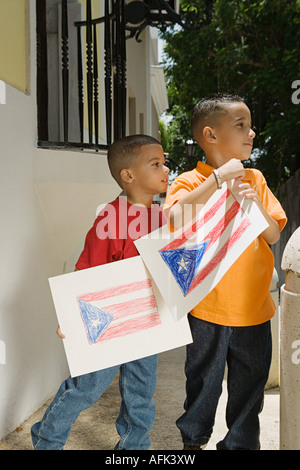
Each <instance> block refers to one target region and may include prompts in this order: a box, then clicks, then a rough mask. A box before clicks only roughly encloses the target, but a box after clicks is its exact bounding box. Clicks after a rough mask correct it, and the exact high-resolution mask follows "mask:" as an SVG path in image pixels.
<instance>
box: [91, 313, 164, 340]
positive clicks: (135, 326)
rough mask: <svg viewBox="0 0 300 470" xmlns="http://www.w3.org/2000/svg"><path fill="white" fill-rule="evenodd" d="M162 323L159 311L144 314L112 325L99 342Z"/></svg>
mask: <svg viewBox="0 0 300 470" xmlns="http://www.w3.org/2000/svg"><path fill="white" fill-rule="evenodd" d="M160 324H161V319H160V316H159V314H158V313H157V312H154V313H152V314H148V315H143V316H141V317H137V318H132V319H129V320H126V321H124V322H120V323H118V324H116V325H112V324H111V325H110V327H109V328H108V329H107V330H106V331H105V332H104V333H103V334H102V335H101V336H100V338H99V339H98V340H97V342H100V341H101V342H102V341H107V340H110V339H113V338H119V337H121V336H125V335H128V334H131V333H137V332H139V331H143V330H147V329H148V328H152V327H153V326H157V325H160Z"/></svg>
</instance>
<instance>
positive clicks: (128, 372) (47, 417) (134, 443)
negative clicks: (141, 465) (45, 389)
mask: <svg viewBox="0 0 300 470" xmlns="http://www.w3.org/2000/svg"><path fill="white" fill-rule="evenodd" d="M119 369H120V378H119V388H120V394H121V398H122V401H121V407H120V412H119V416H118V418H117V420H116V428H117V431H118V433H119V435H120V440H119V442H118V443H117V445H116V447H115V449H116V450H121V449H128V450H132V449H134V450H146V449H148V448H149V447H150V444H151V440H150V437H149V432H150V430H151V428H152V426H153V423H154V419H155V404H154V400H153V394H154V391H155V388H156V372H157V355H154V356H150V357H145V358H143V359H139V360H136V361H132V362H128V363H126V364H122V365H121V366H115V367H110V368H108V369H104V370H100V371H97V372H93V373H90V374H86V375H81V376H79V377H74V378H71V377H69V378H68V379H67V380H65V381H64V382H63V383H62V385H61V386H60V388H59V390H58V392H57V394H56V396H55V397H54V399H53V401H52V403H51V404H50V405H49V407H48V408H47V410H46V412H45V414H44V416H43V418H42V420H41V421H40V422H38V423H35V424H34V425H33V426H32V428H31V436H32V442H33V445H34V448H35V449H37V450H41V449H44V450H62V449H63V447H64V445H65V443H66V441H67V439H68V436H69V434H70V431H71V427H72V424H73V423H74V422H75V421H76V419H77V417H78V415H79V413H80V412H81V411H83V410H85V409H87V408H89V407H91V406H92V405H93V404H94V403H96V401H97V400H98V399H99V398H100V396H101V395H102V394H103V393H104V392H105V391H106V390H107V388H108V387H109V385H110V384H111V382H112V381H113V379H114V377H115V376H116V374H117V372H118V370H119Z"/></svg>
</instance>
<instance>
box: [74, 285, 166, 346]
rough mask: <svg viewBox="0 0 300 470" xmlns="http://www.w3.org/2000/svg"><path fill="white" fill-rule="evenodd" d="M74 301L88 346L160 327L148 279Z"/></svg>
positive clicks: (86, 295) (88, 294) (93, 293)
mask: <svg viewBox="0 0 300 470" xmlns="http://www.w3.org/2000/svg"><path fill="white" fill-rule="evenodd" d="M76 300H77V303H78V306H79V309H80V314H81V318H82V321H83V323H84V327H85V330H86V335H87V339H88V342H89V344H95V343H99V342H103V341H108V340H111V339H113V338H118V337H121V336H125V335H129V334H133V333H137V332H140V331H143V330H146V329H149V328H153V327H155V326H157V325H160V324H161V318H160V315H159V312H158V308H157V303H156V299H155V296H154V292H153V289H152V282H151V279H150V278H146V279H143V280H139V281H136V282H132V283H127V284H126V283H124V284H122V285H119V286H116V287H113V288H108V289H103V290H100V291H97V292H91V293H87V294H83V295H79V296H77V298H76Z"/></svg>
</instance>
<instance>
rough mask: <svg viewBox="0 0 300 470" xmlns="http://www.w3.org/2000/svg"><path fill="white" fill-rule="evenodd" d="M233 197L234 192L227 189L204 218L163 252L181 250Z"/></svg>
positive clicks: (197, 221)
mask: <svg viewBox="0 0 300 470" xmlns="http://www.w3.org/2000/svg"><path fill="white" fill-rule="evenodd" d="M231 195H232V192H231V191H230V189H227V190H226V191H225V192H224V193H223V194H222V195H221V197H220V198H219V199H218V200H217V202H215V204H214V205H213V206H212V207H211V208H210V209H209V210H208V211H207V212H205V213H204V215H203V217H201V218H200V219H198V220H196V222H195V223H194V224H193V225H192V226H191V227H189V228H188V229H187V230H186V231H185V232H183V233H182V234H181V235H180V237H178V238H175V240H172V241H171V242H170V243H169V244H168V245H166V246H165V247H164V248H162V251H167V250H174V249H176V248H180V246H181V245H183V244H184V243H185V242H186V241H188V240H189V239H190V238H191V236H192V235H193V234H194V233H195V232H196V231H198V230H199V229H201V228H202V227H203V226H204V225H205V224H206V223H207V222H208V221H209V220H210V219H212V218H213V216H214V215H215V214H216V212H217V211H218V210H219V209H220V207H221V206H222V204H224V203H225V201H226V199H227V198H228V197H229V196H231Z"/></svg>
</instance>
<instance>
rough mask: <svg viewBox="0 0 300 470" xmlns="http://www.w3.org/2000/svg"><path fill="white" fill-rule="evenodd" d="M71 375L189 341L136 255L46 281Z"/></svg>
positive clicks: (184, 324) (186, 330) (184, 327)
mask: <svg viewBox="0 0 300 470" xmlns="http://www.w3.org/2000/svg"><path fill="white" fill-rule="evenodd" d="M49 283H50V288H51V292H52V297H53V302H54V305H55V309H56V314H57V317H58V323H59V324H60V327H61V331H62V332H63V333H64V335H65V336H66V338H65V339H64V340H63V342H64V347H65V351H66V356H67V361H68V365H69V368H70V373H71V375H72V376H73V377H74V376H78V375H82V374H85V373H88V372H94V371H96V370H100V369H105V368H107V367H111V366H113V365H117V364H122V363H125V362H128V361H132V360H135V359H139V358H141V357H146V356H149V355H152V354H156V353H160V352H163V351H167V350H169V349H173V348H177V347H180V346H183V345H185V344H188V343H190V342H192V337H191V333H190V329H189V325H188V322H187V319H186V318H183V319H182V320H181V321H180V322H177V321H175V320H174V318H173V317H172V315H171V313H170V311H169V309H168V308H167V306H166V303H165V302H164V300H163V298H162V296H161V294H160V292H159V289H158V288H157V286H156V285H155V282H154V281H153V279H152V278H151V276H150V274H149V272H148V270H147V269H146V267H145V265H144V263H143V261H142V259H141V257H140V256H136V257H133V258H130V259H126V260H122V261H116V262H114V263H109V264H106V265H102V266H98V267H95V268H90V269H85V270H82V271H76V272H73V273H69V274H64V275H61V276H56V277H53V278H50V279H49Z"/></svg>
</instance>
